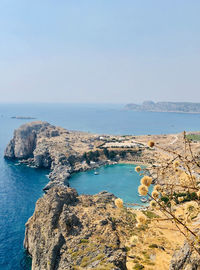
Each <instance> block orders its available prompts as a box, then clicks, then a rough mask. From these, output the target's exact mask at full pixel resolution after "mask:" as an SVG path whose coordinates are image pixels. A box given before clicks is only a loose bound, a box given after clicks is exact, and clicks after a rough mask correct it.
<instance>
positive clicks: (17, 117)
mask: <svg viewBox="0 0 200 270" xmlns="http://www.w3.org/2000/svg"><path fill="white" fill-rule="evenodd" d="M11 118H12V119H26V120H31V119H36V118H35V117H30V116H11Z"/></svg>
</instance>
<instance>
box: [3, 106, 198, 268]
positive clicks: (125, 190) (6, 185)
mask: <svg viewBox="0 0 200 270" xmlns="http://www.w3.org/2000/svg"><path fill="white" fill-rule="evenodd" d="M123 107H124V105H123V104H117V105H113V104H84V105H83V104H41V103H40V104H0V270H23V269H24V270H30V269H31V259H30V257H29V256H28V255H27V254H26V252H25V251H24V249H23V239H24V231H25V223H26V221H27V220H28V218H29V217H30V216H31V215H32V214H33V211H34V207H35V203H36V201H37V199H38V198H39V197H41V196H43V191H42V188H43V187H44V186H45V185H46V184H47V182H48V178H47V175H48V171H46V170H39V169H33V168H29V167H26V166H24V165H19V164H18V162H17V161H15V162H11V161H7V160H4V158H3V154H4V150H5V147H6V145H7V144H8V142H9V140H10V139H11V138H12V136H13V132H14V130H15V129H16V128H18V127H19V126H20V125H22V124H24V123H26V122H29V121H33V120H25V119H13V118H11V117H13V116H26V117H34V118H36V119H35V120H43V121H47V122H49V123H51V124H53V125H56V126H62V127H64V128H66V129H69V130H82V131H87V132H91V133H98V134H119V135H129V134H131V135H142V134H169V133H177V132H182V131H184V130H186V131H198V130H200V114H183V113H156V112H134V111H126V110H124V109H123ZM98 173H99V174H97V175H95V174H94V171H88V172H83V173H77V174H74V175H73V176H72V178H71V179H70V185H71V186H72V187H74V188H76V189H77V191H78V192H79V194H82V193H86V194H95V193H98V192H100V191H102V190H107V191H109V192H112V193H114V194H115V195H116V196H118V197H120V198H122V199H123V200H124V201H125V202H127V203H139V202H140V198H139V197H138V194H137V187H138V184H139V180H140V179H139V177H138V175H137V174H136V173H135V171H134V165H132V164H120V165H112V166H105V167H102V168H99V169H98Z"/></svg>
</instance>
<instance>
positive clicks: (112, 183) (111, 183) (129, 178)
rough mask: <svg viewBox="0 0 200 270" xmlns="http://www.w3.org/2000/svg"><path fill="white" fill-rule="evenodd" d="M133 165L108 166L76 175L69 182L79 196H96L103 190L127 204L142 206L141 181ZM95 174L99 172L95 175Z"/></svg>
mask: <svg viewBox="0 0 200 270" xmlns="http://www.w3.org/2000/svg"><path fill="white" fill-rule="evenodd" d="M135 167H136V166H135V165H133V164H116V165H108V166H104V167H101V168H98V169H96V170H91V171H87V172H80V173H76V174H74V175H73V176H72V177H71V178H70V180H69V182H70V186H71V187H73V188H75V189H76V190H77V191H78V193H79V194H96V193H98V192H100V191H102V190H106V191H108V192H111V193H114V194H115V195H116V196H117V197H119V198H122V199H123V201H124V202H125V203H136V204H141V201H140V199H141V197H139V196H138V192H137V189H138V185H140V179H141V177H140V176H139V174H138V173H136V172H135ZM94 172H98V173H99V174H98V175H95V174H94Z"/></svg>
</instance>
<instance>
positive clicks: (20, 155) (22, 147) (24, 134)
mask: <svg viewBox="0 0 200 270" xmlns="http://www.w3.org/2000/svg"><path fill="white" fill-rule="evenodd" d="M48 126H50V124H48V123H46V122H41V121H38V122H32V123H28V124H25V125H22V126H21V127H20V128H18V129H17V130H15V132H14V137H13V139H12V140H11V141H10V143H9V144H8V146H7V148H6V150H5V157H6V158H10V159H14V158H17V159H27V158H30V157H32V156H33V151H34V150H35V148H36V142H37V135H38V134H39V133H40V132H41V130H42V129H45V128H46V127H48Z"/></svg>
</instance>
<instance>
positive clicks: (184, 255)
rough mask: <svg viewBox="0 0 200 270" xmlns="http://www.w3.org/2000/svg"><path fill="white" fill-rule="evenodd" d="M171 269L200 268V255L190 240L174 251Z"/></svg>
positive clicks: (192, 269) (195, 269)
mask: <svg viewBox="0 0 200 270" xmlns="http://www.w3.org/2000/svg"><path fill="white" fill-rule="evenodd" d="M170 270H200V256H199V254H198V253H197V252H195V251H194V249H192V247H191V246H190V245H189V244H188V242H185V243H184V245H183V247H182V248H181V249H180V250H178V251H176V252H175V253H174V255H173V257H172V260H171V263H170Z"/></svg>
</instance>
